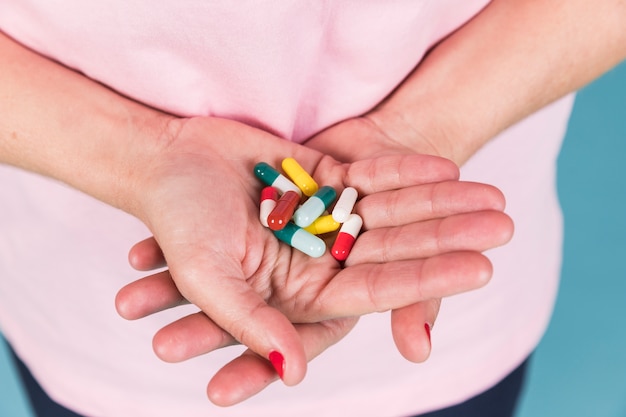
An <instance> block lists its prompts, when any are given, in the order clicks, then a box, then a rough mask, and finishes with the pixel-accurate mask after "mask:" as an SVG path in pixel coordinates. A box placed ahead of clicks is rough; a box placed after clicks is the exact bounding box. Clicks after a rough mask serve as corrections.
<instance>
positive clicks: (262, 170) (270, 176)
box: [254, 162, 302, 196]
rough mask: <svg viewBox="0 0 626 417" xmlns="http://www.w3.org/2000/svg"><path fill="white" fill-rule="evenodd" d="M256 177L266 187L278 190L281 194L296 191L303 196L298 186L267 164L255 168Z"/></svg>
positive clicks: (260, 163) (259, 164)
mask: <svg viewBox="0 0 626 417" xmlns="http://www.w3.org/2000/svg"><path fill="white" fill-rule="evenodd" d="M254 175H255V176H256V177H257V178H258V179H260V180H261V181H262V182H263V183H264V184H265V185H269V186H271V187H274V188H276V189H277V190H278V191H280V193H281V194H284V193H286V192H287V191H295V192H296V193H298V195H299V196H302V190H300V188H298V186H297V185H296V184H294V183H293V182H291V181H289V179H288V178H287V177H285V176H284V175H283V174H281V173H280V172H278V171H276V170H275V169H274V168H272V167H271V166H270V165H269V164H267V163H265V162H259V163H258V164H256V165H255V166H254Z"/></svg>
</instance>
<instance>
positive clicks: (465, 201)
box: [355, 181, 505, 229]
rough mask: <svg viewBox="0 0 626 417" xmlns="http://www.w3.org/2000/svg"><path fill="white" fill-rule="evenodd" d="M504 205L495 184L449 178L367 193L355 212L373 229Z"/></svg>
mask: <svg viewBox="0 0 626 417" xmlns="http://www.w3.org/2000/svg"><path fill="white" fill-rule="evenodd" d="M504 206H505V199H504V195H503V194H502V192H500V190H498V189H497V188H495V187H492V186H490V185H486V184H480V183H473V182H460V181H446V182H438V183H429V184H424V185H420V186H413V187H407V188H403V189H400V190H394V191H387V192H380V193H375V194H370V195H366V196H364V197H363V198H362V199H361V200H360V201H359V202H358V203H357V205H356V206H355V211H356V213H358V214H359V215H360V216H361V217H362V218H363V227H364V228H365V229H373V228H378V227H389V226H399V225H403V224H409V223H414V222H418V221H422V220H428V219H434V218H441V217H446V216H450V215H453V214H459V213H468V212H472V211H482V210H497V211H502V210H504Z"/></svg>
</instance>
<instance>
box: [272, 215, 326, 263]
mask: <svg viewBox="0 0 626 417" xmlns="http://www.w3.org/2000/svg"><path fill="white" fill-rule="evenodd" d="M274 234H275V235H276V237H277V238H278V239H280V240H282V241H283V242H285V243H286V244H288V245H290V246H291V247H293V248H295V249H298V250H299V251H300V252H303V253H305V254H307V255H309V256H310V257H312V258H319V257H320V256H322V255H323V254H324V252H326V243H324V241H323V240H322V239H320V238H319V237H317V236H314V235H312V234H311V233H309V232H307V231H306V230H304V229H302V228H301V227H298V226H296V225H295V224H293V223H287V224H286V225H285V227H284V228H283V229H281V230H275V231H274Z"/></svg>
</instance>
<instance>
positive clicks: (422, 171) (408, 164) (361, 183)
mask: <svg viewBox="0 0 626 417" xmlns="http://www.w3.org/2000/svg"><path fill="white" fill-rule="evenodd" d="M458 178H459V169H458V167H457V166H456V165H455V164H454V163H453V162H451V161H449V160H447V159H444V158H440V157H437V156H431V155H393V156H382V157H378V158H375V159H368V160H364V161H357V162H353V163H352V164H350V165H349V166H348V170H347V172H346V175H345V178H344V184H345V185H347V186H351V187H354V188H356V189H357V190H358V191H359V195H366V194H373V193H378V192H381V191H389V190H396V189H401V188H406V187H411V186H414V185H420V184H428V183H433V182H441V181H449V180H457V179H458Z"/></svg>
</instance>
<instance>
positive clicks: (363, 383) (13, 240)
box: [0, 0, 572, 417]
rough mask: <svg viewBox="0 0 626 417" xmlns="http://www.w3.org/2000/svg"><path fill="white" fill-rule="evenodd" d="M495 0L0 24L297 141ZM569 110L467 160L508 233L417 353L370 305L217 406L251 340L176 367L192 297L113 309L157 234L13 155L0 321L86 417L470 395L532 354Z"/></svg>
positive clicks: (149, 5)
mask: <svg viewBox="0 0 626 417" xmlns="http://www.w3.org/2000/svg"><path fill="white" fill-rule="evenodd" d="M487 3H488V0H439V1H428V0H395V1H388V2H382V1H372V0H370V1H364V0H359V1H356V0H344V1H341V2H324V1H318V2H310V1H307V2H304V1H298V0H289V1H274V2H261V1H244V2H243V3H242V2H228V1H211V2H209V1H199V0H188V1H186V2H180V1H171V0H170V1H160V2H158V3H155V2H149V1H145V0H123V1H122V0H110V1H107V2H96V3H94V2H85V1H79V0H66V1H49V0H20V1H11V0H0V29H1V30H3V31H5V32H6V33H8V34H10V35H11V36H13V37H14V38H15V39H17V40H19V41H20V42H22V43H24V44H25V45H28V46H29V47H31V48H33V49H35V50H37V51H39V52H40V53H42V54H45V55H47V56H50V57H52V58H54V59H57V60H59V61H60V62H62V63H64V64H66V65H68V66H70V67H72V68H75V69H77V70H79V71H81V72H83V73H85V74H86V75H87V76H89V77H92V78H94V79H96V80H98V81H100V82H102V83H104V84H106V85H108V86H110V87H111V88H113V89H115V90H117V91H119V92H120V93H123V94H125V95H128V96H130V97H132V98H134V99H136V100H137V101H140V102H143V103H146V104H148V105H151V106H154V107H156V108H160V109H163V110H165V111H168V112H172V113H175V114H179V115H185V116H190V115H216V116H221V117H227V118H232V119H236V120H240V121H243V122H246V123H249V124H252V125H254V126H259V127H262V128H264V129H266V130H268V131H271V132H273V133H276V134H278V135H280V136H282V137H284V138H286V139H289V140H295V141H302V140H304V139H306V138H307V137H309V136H310V135H312V134H314V133H315V132H318V131H320V130H321V129H323V128H325V127H327V126H329V125H331V124H333V123H335V122H337V121H340V120H342V119H345V118H349V117H353V116H357V115H360V114H362V113H364V112H366V111H367V110H369V109H370V108H372V107H373V106H374V105H376V104H377V103H378V102H379V101H380V100H381V99H382V98H384V97H385V96H386V95H387V94H388V93H389V92H390V91H391V90H393V89H394V87H396V86H397V85H398V84H399V83H400V82H401V81H402V80H403V78H404V77H405V76H406V75H407V74H408V73H410V71H411V70H412V69H413V68H414V67H415V66H416V64H417V63H418V62H419V61H420V60H421V59H422V58H423V56H424V54H425V52H427V50H428V49H429V48H430V47H432V46H433V45H434V44H435V43H436V42H437V41H439V40H441V39H442V38H443V37H445V36H446V35H448V34H449V33H451V32H452V31H453V30H455V29H456V28H458V27H459V26H460V25H462V24H463V23H464V22H466V21H467V20H469V19H470V18H471V17H472V16H474V15H475V14H476V13H478V12H479V11H480V10H481V9H482V8H483V7H484V6H485V5H486V4H487ZM477 99H479V98H477ZM571 105H572V97H568V98H565V99H563V100H561V101H559V102H557V103H555V104H553V105H551V106H549V107H547V108H546V109H544V110H542V111H540V112H538V113H536V114H534V115H532V116H530V117H529V118H528V119H526V120H524V121H522V122H521V123H519V124H518V125H516V126H514V127H512V128H510V129H509V130H508V131H506V132H504V133H502V134H501V135H500V136H499V137H498V138H496V139H495V140H493V141H492V142H491V143H489V144H488V145H487V146H485V147H484V148H483V149H481V151H480V152H478V153H477V154H476V155H475V156H474V157H473V158H472V159H471V160H470V161H469V162H468V163H467V164H466V165H465V166H464V167H463V170H462V173H463V177H464V178H465V179H468V180H477V181H483V182H487V183H492V184H495V185H497V186H498V187H500V188H501V189H502V190H503V191H504V192H505V194H506V196H507V211H508V213H509V214H510V215H511V216H512V217H513V219H514V220H515V223H516V235H515V237H514V239H513V241H512V242H511V243H510V244H509V245H507V246H506V247H504V248H499V249H496V250H493V251H491V252H490V258H491V259H492V261H493V263H494V268H495V275H494V278H493V280H492V282H491V283H490V284H489V285H488V286H487V287H485V288H484V289H481V290H479V291H475V292H471V293H467V294H463V295H460V296H455V297H451V298H449V299H446V300H444V303H443V306H442V309H441V313H440V316H439V318H438V321H437V324H436V326H435V328H434V329H433V334H432V337H433V353H432V356H431V358H430V359H429V360H428V361H427V362H426V363H424V364H412V363H409V362H407V361H406V360H404V359H403V358H402V357H401V356H400V354H399V353H397V351H396V348H395V346H394V345H393V341H392V338H391V334H390V326H389V316H388V314H372V315H369V316H366V317H364V318H363V319H362V320H361V321H360V323H359V325H358V326H357V328H356V329H355V330H354V331H353V332H352V333H350V334H349V335H348V336H347V337H346V338H345V339H344V340H343V341H342V342H340V343H339V344H337V345H336V346H334V347H332V348H331V349H329V350H328V351H327V352H325V353H324V354H323V355H321V356H320V357H319V358H317V359H315V360H314V361H313V362H312V363H311V364H310V367H309V372H308V375H307V377H306V379H305V381H304V382H303V383H302V384H300V385H299V386H297V387H291V388H287V387H284V386H283V385H281V384H280V383H277V384H274V385H273V386H271V387H270V388H269V389H267V390H265V391H263V392H262V393H261V394H259V395H257V396H256V397H254V398H253V399H251V400H249V401H246V402H244V403H243V404H240V405H237V406H235V407H232V408H226V409H224V408H218V407H215V406H213V405H211V404H210V403H209V401H208V400H207V399H206V397H205V385H206V383H207V381H208V379H209V378H210V376H212V375H213V373H214V372H215V371H216V370H217V369H218V368H219V367H220V366H221V365H223V364H224V363H225V362H226V361H228V360H230V359H231V358H232V357H234V355H236V352H237V351H238V350H241V348H240V347H234V348H228V349H223V350H221V351H219V352H215V353H212V354H210V355H207V356H204V357H200V358H196V359H193V360H190V361H187V362H185V363H182V364H175V365H172V364H166V363H163V362H161V361H159V360H158V359H157V358H156V357H155V355H154V354H153V352H152V350H151V338H152V335H153V334H154V332H155V331H156V330H157V329H159V328H160V327H161V326H162V325H164V324H166V323H168V322H170V321H172V320H173V319H175V318H178V317H180V316H181V315H182V312H181V309H177V310H175V311H170V312H164V313H161V314H159V315H156V316H154V317H149V318H146V319H142V320H139V321H136V322H127V321H125V320H123V319H121V318H120V317H119V316H118V315H117V314H116V312H115V309H114V305H113V300H114V297H115V294H116V292H117V290H118V289H119V288H121V287H122V286H123V285H125V284H127V283H128V282H130V281H131V280H133V279H136V278H138V277H140V276H142V273H139V272H136V271H133V270H131V269H130V267H129V266H128V265H127V261H126V253H127V250H128V248H129V247H130V246H131V245H132V244H133V243H135V242H136V241H138V240H140V239H143V238H145V237H147V236H148V235H149V232H148V230H147V229H146V227H145V226H144V225H142V224H141V223H140V222H139V221H138V220H136V219H134V218H132V217H131V216H129V215H127V214H125V213H123V212H120V211H118V210H115V209H112V208H110V207H108V206H106V205H104V204H102V203H100V202H98V201H96V200H94V199H92V198H90V197H88V196H86V195H83V194H81V193H79V192H77V191H75V190H72V189H70V188H68V187H66V186H64V185H62V184H59V183H57V182H54V181H51V180H49V179H46V178H41V177H39V176H36V175H33V174H30V173H26V172H22V171H19V170H17V169H14V168H11V167H6V166H0V184H1V186H0V187H1V190H2V204H0V230H2V235H1V236H0V325H1V329H2V331H3V332H4V334H5V335H6V337H7V338H8V339H9V341H10V342H11V343H12V344H13V346H14V348H15V349H16V350H17V352H18V353H19V355H20V356H21V357H22V359H23V360H24V361H25V362H26V363H27V364H28V365H29V366H30V367H31V369H32V371H33V373H34V374H35V376H36V377H37V378H38V379H39V381H40V382H41V384H42V385H43V387H44V388H45V389H46V390H47V391H48V392H49V394H50V395H51V396H52V397H53V398H54V399H56V400H57V401H59V402H60V403H62V404H64V405H65V406H67V407H70V408H72V409H74V410H76V411H77V412H80V413H84V414H86V415H90V416H103V417H105V416H106V417H109V416H112V417H120V416H133V417H142V416H146V417H148V416H149V417H160V416H164V417H165V416H167V417H169V416H172V415H177V416H185V417H195V416H203V417H205V416H255V417H262V416H268V417H270V416H271V417H281V416H290V417H291V416H294V415H297V416H303V417H306V416H316V417H317V416H320V415H324V416H346V415H359V416H363V417H367V416H377V417H379V416H389V417H392V416H402V415H410V414H417V413H420V412H424V411H429V410H432V409H435V408H440V407H444V406H449V405H451V404H453V403H456V402H459V401H462V400H464V399H466V398H468V397H471V396H473V395H475V394H477V393H478V392H480V391H482V390H484V389H486V388H488V387H489V386H490V385H492V384H494V383H495V382H497V381H498V380H499V379H501V378H502V377H503V376H504V375H506V374H507V373H508V372H510V371H511V370H512V369H513V368H515V367H516V366H517V365H518V364H519V363H520V362H521V361H522V360H524V359H525V358H526V357H527V355H528V354H529V353H530V352H531V351H532V350H533V348H534V347H535V346H536V344H537V342H538V340H539V338H540V337H541V335H542V334H543V332H544V330H545V327H546V324H547V322H548V320H549V316H550V313H551V310H552V306H553V302H554V298H555V294H556V290H557V285H558V276H559V269H560V249H561V234H562V233H561V214H560V210H559V206H558V201H557V198H556V191H555V161H556V156H557V154H558V151H559V148H560V143H561V140H562V138H563V136H564V133H565V128H566V123H567V118H568V115H569V112H570V109H571ZM86 140H88V138H86ZM185 308H187V309H188V310H189V311H194V310H195V309H194V308H193V307H191V306H188V307H185Z"/></svg>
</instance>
